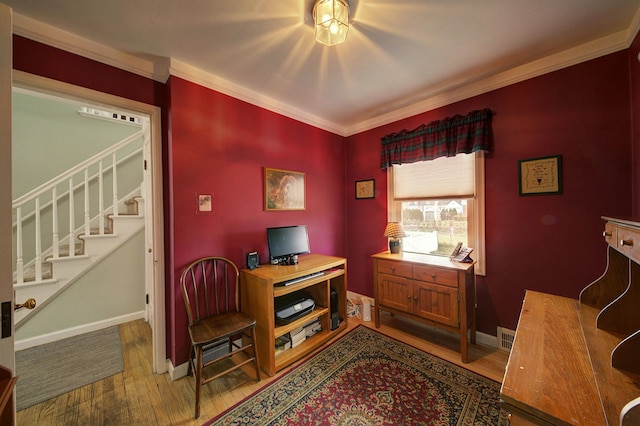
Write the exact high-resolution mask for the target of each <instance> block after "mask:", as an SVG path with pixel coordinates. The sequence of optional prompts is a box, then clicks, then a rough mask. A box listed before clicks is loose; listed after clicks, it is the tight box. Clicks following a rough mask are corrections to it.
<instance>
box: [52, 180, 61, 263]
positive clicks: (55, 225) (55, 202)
mask: <svg viewBox="0 0 640 426" xmlns="http://www.w3.org/2000/svg"><path fill="white" fill-rule="evenodd" d="M51 203H52V204H51V221H52V224H51V225H52V226H51V229H52V235H51V245H52V250H53V257H59V255H60V250H59V247H58V243H59V237H58V187H57V186H54V187H53V189H52V190H51Z"/></svg>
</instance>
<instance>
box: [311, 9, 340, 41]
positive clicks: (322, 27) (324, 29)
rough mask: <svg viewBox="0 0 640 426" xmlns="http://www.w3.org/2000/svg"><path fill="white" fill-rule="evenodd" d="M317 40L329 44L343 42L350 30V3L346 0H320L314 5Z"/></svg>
mask: <svg viewBox="0 0 640 426" xmlns="http://www.w3.org/2000/svg"><path fill="white" fill-rule="evenodd" d="M313 19H314V21H315V26H316V41H318V42H320V43H322V44H325V45H327V46H334V45H336V44H340V43H343V42H344V41H345V40H346V39H347V32H348V31H349V5H348V4H347V2H346V1H344V0H318V1H317V2H316V4H315V6H314V7H313Z"/></svg>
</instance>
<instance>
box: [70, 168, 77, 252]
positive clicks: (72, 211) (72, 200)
mask: <svg viewBox="0 0 640 426" xmlns="http://www.w3.org/2000/svg"><path fill="white" fill-rule="evenodd" d="M75 209H76V207H75V196H74V193H73V177H70V178H69V256H71V257H73V256H75V255H76V243H75V236H74V235H73V234H74V230H75V229H76V218H75Z"/></svg>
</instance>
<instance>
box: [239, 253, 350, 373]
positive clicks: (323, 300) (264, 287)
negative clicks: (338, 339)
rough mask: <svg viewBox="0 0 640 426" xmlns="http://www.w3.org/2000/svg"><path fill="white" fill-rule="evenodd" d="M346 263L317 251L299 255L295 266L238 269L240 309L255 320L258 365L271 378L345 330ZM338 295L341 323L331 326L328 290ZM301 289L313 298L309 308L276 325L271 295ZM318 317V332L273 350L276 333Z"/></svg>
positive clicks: (338, 310) (274, 296)
mask: <svg viewBox="0 0 640 426" xmlns="http://www.w3.org/2000/svg"><path fill="white" fill-rule="evenodd" d="M346 268H347V261H346V259H344V258H341V257H334V256H325V255H321V254H307V255H302V256H299V263H298V264H297V265H261V266H260V267H259V268H257V269H243V270H241V271H240V292H241V294H240V296H241V304H242V311H243V312H245V313H247V314H249V315H251V316H253V317H254V318H255V319H256V341H257V346H258V358H259V362H260V367H262V369H263V370H264V371H265V372H266V373H267V374H269V375H270V376H273V375H274V374H275V373H276V372H277V371H279V370H282V369H283V368H285V367H286V366H288V365H290V364H292V363H293V362H295V361H297V360H299V359H300V358H302V357H303V356H305V355H307V354H309V353H310V352H311V351H313V350H314V349H316V348H318V347H319V346H320V345H322V344H323V343H325V342H327V341H328V340H329V339H331V338H333V337H335V336H336V335H337V334H338V333H340V332H343V331H345V330H346V329H347V309H346V301H347V274H346V272H347V269H346ZM318 272H322V275H319V276H315V277H311V278H307V279H304V280H302V281H300V282H296V283H295V284H291V285H287V286H284V285H282V284H283V283H284V282H285V281H290V280H294V279H297V278H300V277H303V276H307V275H309V274H314V273H318ZM332 289H333V290H335V291H336V292H337V293H338V306H337V312H338V314H339V317H340V318H341V319H342V322H341V323H340V325H339V326H338V327H337V328H334V329H333V330H332V329H331V306H330V302H331V290H332ZM297 291H305V292H307V293H309V294H310V295H311V296H312V297H313V300H314V301H315V308H314V309H313V311H312V312H310V313H309V314H307V315H305V316H304V317H302V318H299V319H297V320H295V321H293V322H291V323H290V324H286V325H276V322H275V308H274V306H275V303H276V300H277V298H279V297H283V296H286V295H288V294H291V293H294V292H297ZM316 318H318V319H319V320H320V324H321V326H322V330H321V331H320V332H318V333H316V334H315V335H313V336H311V337H309V338H307V339H306V340H305V341H304V342H303V343H301V344H300V345H299V346H296V347H295V348H291V349H287V350H285V351H283V352H281V353H278V354H276V347H275V341H276V339H277V338H278V337H281V336H284V335H286V334H287V333H290V332H291V331H292V330H295V329H296V328H298V327H300V326H302V325H304V324H307V323H308V322H310V321H312V320H314V319H316Z"/></svg>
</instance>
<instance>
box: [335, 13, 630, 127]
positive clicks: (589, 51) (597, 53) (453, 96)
mask: <svg viewBox="0 0 640 426" xmlns="http://www.w3.org/2000/svg"><path fill="white" fill-rule="evenodd" d="M639 27H640V13H637V14H636V16H635V19H634V21H633V25H632V27H631V28H630V29H628V30H625V31H620V32H618V33H615V34H612V35H609V36H606V37H602V38H600V39H597V40H594V41H591V42H589V43H585V44H582V45H580V46H577V47H574V48H572V49H568V50H565V51H563V52H559V53H556V54H553V55H550V56H547V57H544V58H542V59H538V60H535V61H532V62H529V63H527V64H524V65H521V66H518V67H515V68H512V69H510V70H507V71H503V72H500V73H497V74H494V75H492V76H489V77H485V78H483V79H480V80H477V81H475V82H471V83H467V84H460V85H457V86H456V85H451V86H448V87H444V88H442V89H440V90H438V91H437V92H435V93H432V94H431V95H429V96H428V97H427V98H426V99H422V100H420V101H419V102H415V103H412V104H411V105H407V106H404V107H400V108H397V109H393V110H392V111H390V112H388V113H385V114H381V115H379V116H377V117H373V118H371V119H369V120H365V121H362V122H360V123H357V124H355V125H353V126H349V127H347V129H346V134H347V135H349V136H350V135H354V134H357V133H361V132H364V131H367V130H371V129H374V128H376V127H380V126H383V125H385V124H389V123H393V122H395V121H398V120H402V119H405V118H408V117H412V116H414V115H417V114H421V113H423V112H426V111H431V110H433V109H435V108H440V107H443V106H446V105H450V104H452V103H454V102H458V101H462V100H465V99H469V98H472V97H474V96H477V95H481V94H483V93H488V92H491V91H493V90H496V89H500V88H503V87H506V86H510V85H512V84H515V83H519V82H522V81H525V80H529V79H531V78H534V77H539V76H541V75H544V74H548V73H550V72H553V71H557V70H560V69H563V68H567V67H570V66H572V65H577V64H579V63H582V62H586V61H589V60H592V59H596V58H599V57H601V56H605V55H608V54H610V53H614V52H617V51H620V50H623V49H628V48H629V46H631V43H632V42H633V39H634V38H635V35H636V34H637V33H638V29H639Z"/></svg>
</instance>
